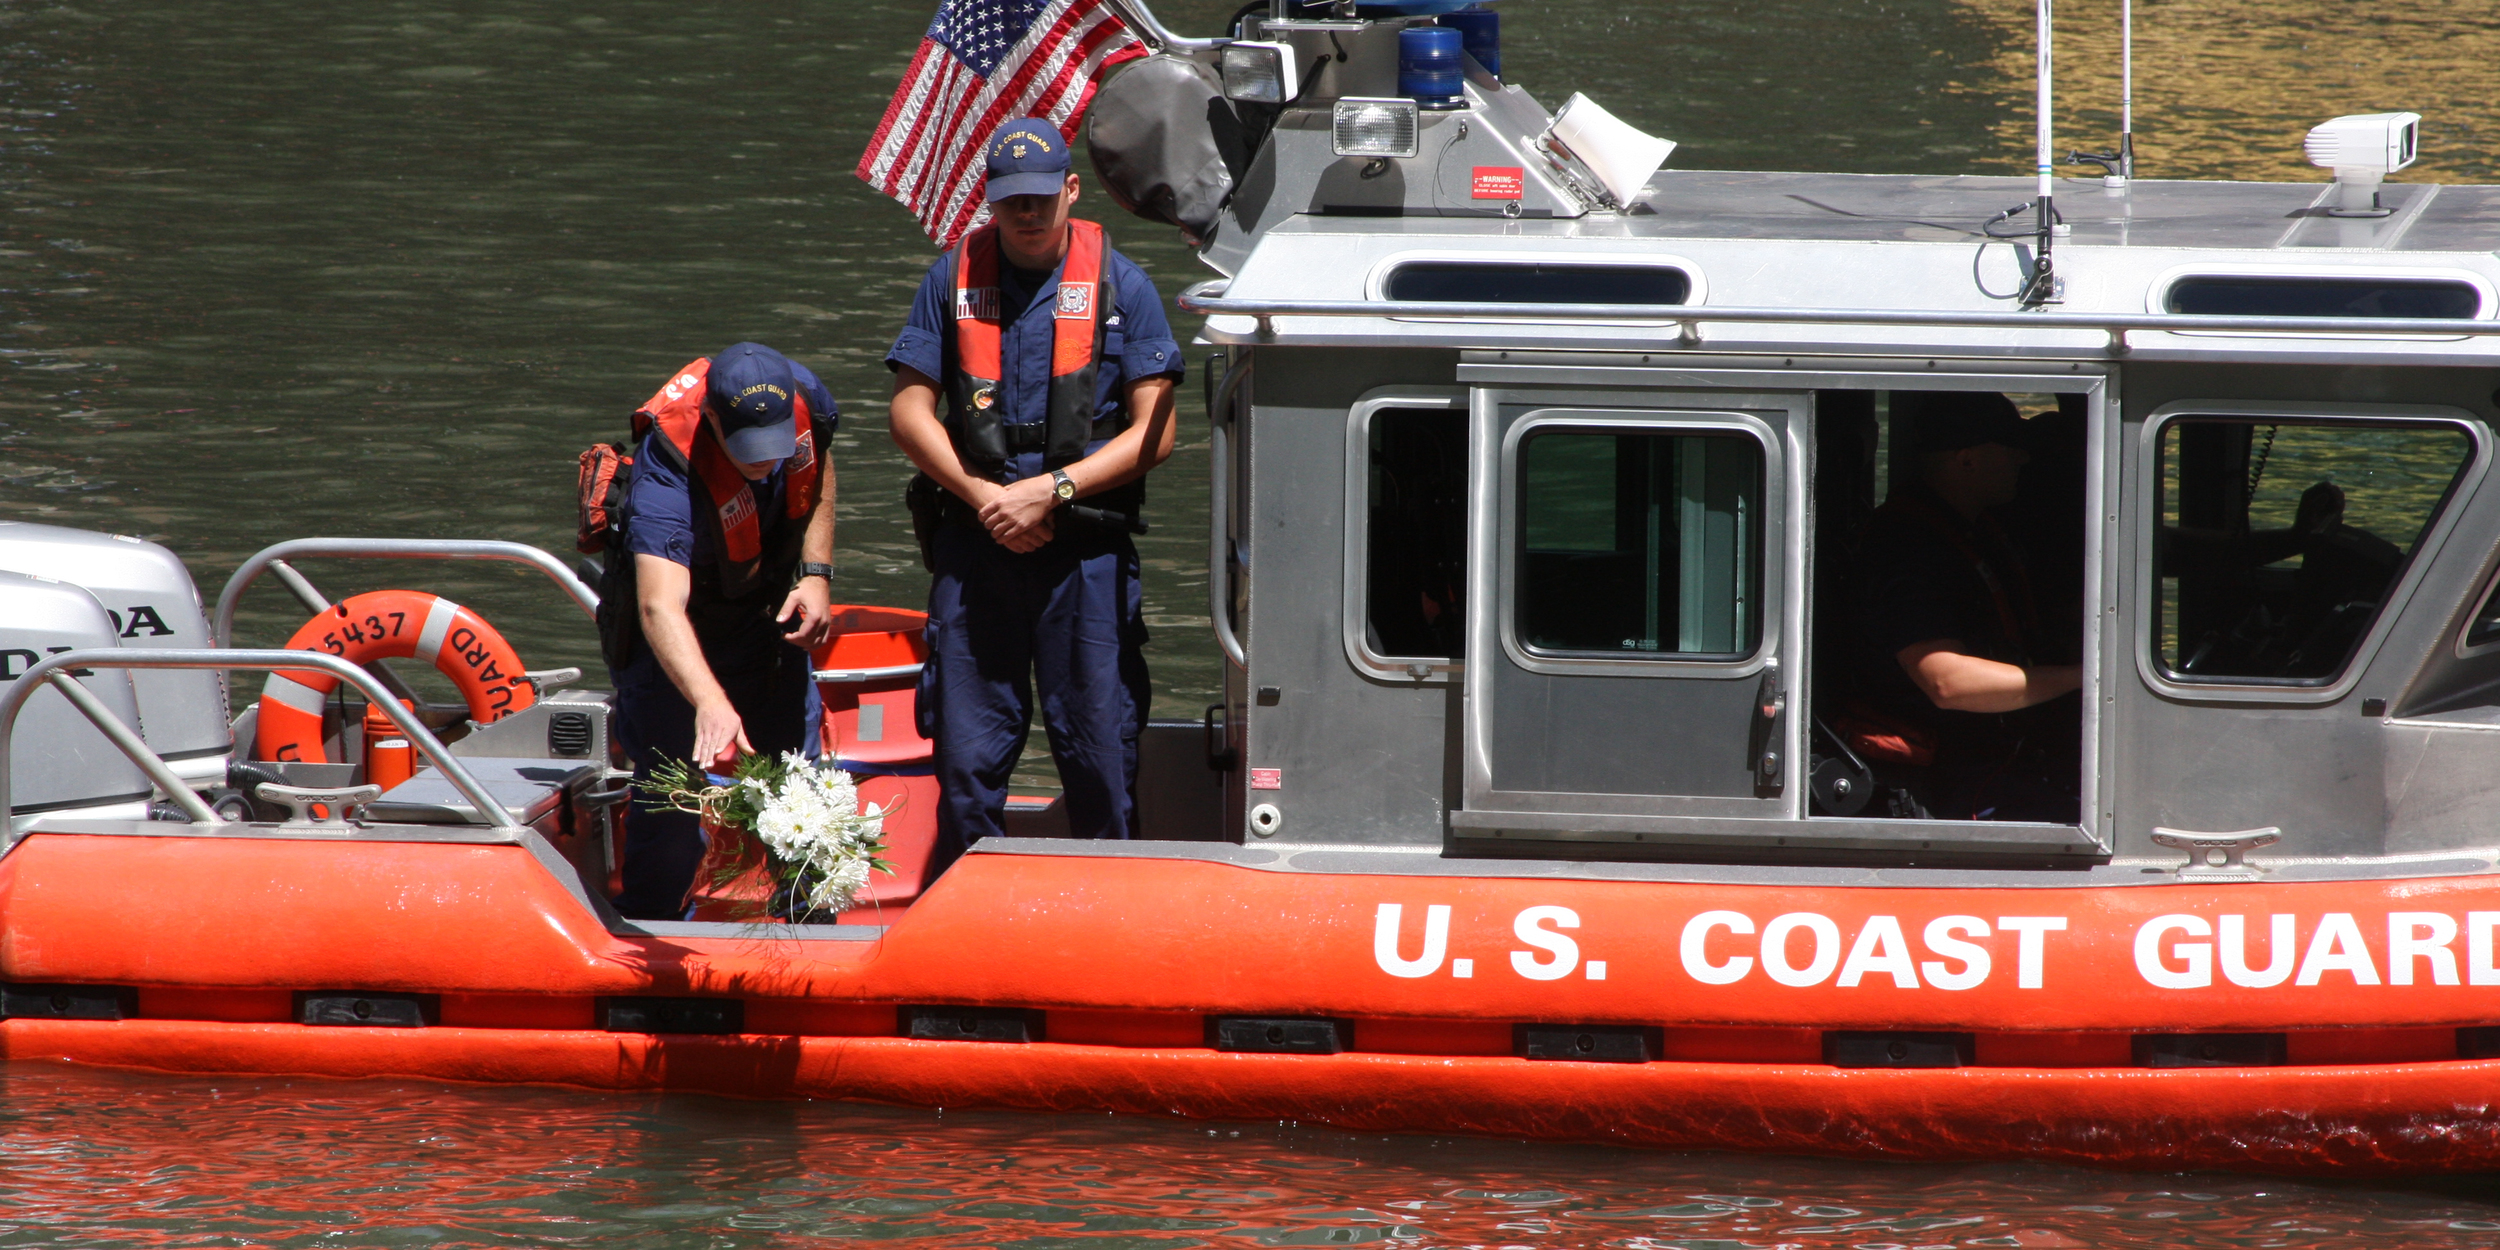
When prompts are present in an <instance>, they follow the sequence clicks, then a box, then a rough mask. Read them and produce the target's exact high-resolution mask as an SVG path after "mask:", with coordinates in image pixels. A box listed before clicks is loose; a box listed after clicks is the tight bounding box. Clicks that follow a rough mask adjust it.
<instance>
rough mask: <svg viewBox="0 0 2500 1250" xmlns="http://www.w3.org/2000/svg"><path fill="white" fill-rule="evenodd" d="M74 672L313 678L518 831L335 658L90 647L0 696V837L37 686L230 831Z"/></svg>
mask: <svg viewBox="0 0 2500 1250" xmlns="http://www.w3.org/2000/svg"><path fill="white" fill-rule="evenodd" d="M81 668H186V669H214V670H217V671H220V672H224V671H230V670H234V669H248V670H255V671H282V670H301V669H317V670H320V671H322V672H325V673H328V674H330V675H331V676H333V677H337V678H339V679H341V680H343V681H346V682H347V683H349V684H351V685H353V686H355V687H356V688H357V689H358V690H360V691H362V692H363V693H364V695H365V697H366V698H367V699H369V700H371V701H372V704H373V706H375V707H378V708H380V709H382V711H383V714H385V715H387V716H389V717H390V719H391V723H392V724H393V725H395V726H397V727H398V729H399V732H400V733H402V734H404V735H406V736H407V738H408V740H409V741H410V742H411V743H413V744H414V745H415V746H416V748H417V751H418V753H419V754H421V755H422V756H423V757H424V758H425V760H426V762H428V763H430V764H432V765H434V767H435V768H436V769H438V770H440V771H441V772H442V774H443V778H444V780H446V781H449V782H450V783H451V784H452V786H453V787H454V788H455V789H457V790H459V791H460V794H461V797H463V798H466V799H467V800H469V803H470V806H472V807H474V808H475V809H476V810H477V812H478V813H479V814H480V815H482V816H485V817H486V818H487V819H488V821H489V822H490V823H491V824H493V825H494V826H495V827H496V828H497V829H501V830H507V831H511V830H519V829H522V828H525V827H526V826H524V825H523V824H522V823H521V822H520V821H519V820H518V819H517V818H515V817H514V816H513V814H512V813H511V812H510V811H509V810H507V809H506V808H505V807H504V806H503V805H502V804H501V803H498V802H496V801H495V799H494V796H492V795H490V794H488V793H487V791H486V787H484V786H482V785H480V784H478V780H477V778H476V777H474V776H471V775H470V773H469V770H468V769H466V768H463V767H462V766H461V765H460V761H459V760H457V759H455V758H453V756H452V754H451V751H450V750H449V749H448V748H446V747H445V746H444V745H443V742H442V739H440V738H437V737H435V736H434V734H433V731H431V730H429V729H427V728H426V727H425V725H424V723H423V722H422V721H419V720H418V719H417V718H416V715H415V714H414V713H412V712H410V711H409V710H408V709H406V708H404V707H402V706H400V704H399V701H398V700H397V699H394V698H392V697H391V695H390V692H389V691H388V690H387V689H386V688H384V686H383V685H382V683H381V682H379V681H377V680H375V679H374V676H373V675H372V674H371V673H368V672H366V671H365V670H364V669H362V668H359V667H357V666H356V665H354V664H350V663H348V662H347V661H345V660H342V659H340V658H338V657H337V656H334V655H326V654H323V653H321V652H318V651H282V650H259V649H255V650H234V649H228V648H222V647H220V648H209V649H187V650H165V651H138V650H128V651H125V650H122V649H120V648H108V647H96V648H89V649H85V650H79V651H65V652H61V653H59V654H56V655H49V656H46V657H44V658H43V660H42V661H41V662H39V663H37V664H36V665H35V666H34V667H32V668H29V669H27V670H26V672H25V674H24V675H23V677H22V678H21V679H20V680H19V681H17V682H15V683H13V684H12V685H11V686H10V687H9V689H8V690H7V691H6V692H5V693H0V829H7V828H8V821H9V815H10V808H9V736H10V734H11V732H12V731H13V730H14V729H15V728H16V726H17V714H18V711H19V710H20V709H22V708H24V707H25V706H26V700H27V699H29V698H31V697H33V695H34V692H35V690H36V688H37V687H39V686H50V687H51V688H53V689H56V690H59V691H61V693H62V695H63V696H64V697H66V698H67V699H68V700H69V701H70V705H71V706H73V707H75V708H77V709H78V710H79V711H80V712H81V713H83V714H84V715H85V716H86V717H87V719H88V720H90V721H92V722H94V724H95V727H96V728H97V730H99V731H100V732H102V733H103V734H104V736H105V737H106V738H107V739H108V740H110V741H111V742H112V743H113V745H114V746H116V747H118V748H120V750H121V752H122V754H124V755H127V756H129V757H130V760H131V762H132V763H134V764H137V765H138V766H139V768H140V769H141V770H142V771H144V772H146V773H147V774H148V777H149V779H150V780H152V781H154V782H155V783H156V785H157V787H158V788H159V789H161V790H163V791H165V794H166V797H167V798H169V799H171V800H172V801H173V802H174V803H176V804H177V805H179V806H180V807H181V808H182V809H183V811H184V813H185V814H187V815H189V816H190V817H191V819H192V821H193V823H196V824H203V825H223V824H228V823H231V822H229V821H227V820H225V819H224V818H222V817H220V816H218V815H217V813H216V812H214V811H211V810H210V809H209V807H208V805H207V804H206V803H205V802H203V801H202V800H201V799H200V797H199V796H198V795H197V794H194V793H192V792H191V788H190V787H189V786H187V785H184V784H183V782H182V780H181V779H180V778H178V777H176V776H175V775H174V773H173V770H172V769H171V768H168V767H167V766H166V764H165V761H164V760H163V759H161V758H159V757H158V756H157V754H156V753H155V752H154V751H151V750H149V749H148V746H147V744H146V743H145V742H143V741H141V740H140V738H139V735H138V733H137V732H136V731H134V730H132V729H131V728H130V726H128V725H126V724H123V723H122V720H121V718H120V717H118V716H115V715H113V713H112V710H111V709H110V708H107V707H105V706H104V705H103V703H102V702H101V701H99V700H97V699H96V698H95V697H94V696H93V695H91V694H89V693H87V691H86V689H85V688H84V687H82V686H80V685H79V684H78V682H77V680H76V679H75V678H73V677H72V676H71V675H70V674H71V673H72V672H73V671H75V670H77V669H81ZM16 841H17V837H16V835H15V834H14V833H12V834H10V835H9V836H8V843H9V845H15V844H16Z"/></svg>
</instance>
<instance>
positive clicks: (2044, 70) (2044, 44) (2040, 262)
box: [2022, 0, 2057, 308]
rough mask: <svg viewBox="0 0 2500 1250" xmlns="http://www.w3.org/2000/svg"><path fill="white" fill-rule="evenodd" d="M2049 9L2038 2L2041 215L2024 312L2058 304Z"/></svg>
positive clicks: (2035, 149)
mask: <svg viewBox="0 0 2500 1250" xmlns="http://www.w3.org/2000/svg"><path fill="white" fill-rule="evenodd" d="M2050 7H2051V0H2039V11H2040V31H2039V42H2040V54H2039V55H2040V83H2039V110H2040V123H2039V133H2038V134H2037V136H2036V137H2035V138H2034V140H2033V143H2032V155H2033V157H2034V158H2035V163H2036V164H2037V166H2038V169H2039V185H2038V189H2037V190H2036V191H2035V193H2034V194H2033V197H2032V208H2033V209H2034V210H2036V212H2037V214H2038V227H2037V229H2036V231H2035V233H2036V236H2037V238H2038V240H2039V242H2038V247H2039V255H2038V257H2037V258H2036V259H2034V260H2033V261H2032V265H2031V281H2030V282H2029V283H2028V284H2027V285H2025V286H2024V287H2023V295H2022V304H2023V307H2025V308H2033V307H2037V306H2039V305H2041V304H2054V303H2056V302H2057V273H2056V270H2055V268H2054V267H2053V266H2052V265H2051V264H2050V263H2049V243H2050V240H2051V239H2052V238H2053V237H2055V235H2056V232H2057V224H2056V223H2057V183H2056V180H2055V175H2053V174H2052V173H2051V172H2050V166H2049V140H2050V139H2051V137H2052V135H2051V130H2050V120H2051V119H2050V116H2049V107H2050V103H2051V98H2052V95H2053V92H2052V91H2051V89H2050V83H2049V69H2050V65H2051V63H2052V61H2053V60H2054V59H2055V53H2056V42H2055V41H2056V35H2055V33H2054V32H2053V31H2051V30H2050V28H2049V10H2050Z"/></svg>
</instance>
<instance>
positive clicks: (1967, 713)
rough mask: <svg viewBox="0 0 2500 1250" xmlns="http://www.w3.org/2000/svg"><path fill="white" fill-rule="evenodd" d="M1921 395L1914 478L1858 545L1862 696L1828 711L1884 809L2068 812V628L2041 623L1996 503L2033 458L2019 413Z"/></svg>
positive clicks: (2072, 778)
mask: <svg viewBox="0 0 2500 1250" xmlns="http://www.w3.org/2000/svg"><path fill="white" fill-rule="evenodd" d="M1905 398H1906V397H1905ZM1919 400H1920V402H1919V403H1918V405H1917V407H1916V408H1915V409H1914V410H1913V414H1912V415H1913V420H1912V421H1910V422H1908V423H1907V424H1908V425H1909V427H1910V428H1909V430H1908V433H1909V438H1908V440H1907V441H1908V443H1909V447H1908V450H1909V451H1910V452H1911V453H1912V454H1914V455H1915V456H1916V457H1917V472H1916V476H1915V477H1914V478H1913V479H1912V480H1911V481H1908V482H1906V483H1904V484H1903V485H1901V486H1900V487H1898V488H1896V489H1895V490H1894V491H1893V493H1892V497H1891V498H1890V499H1887V500H1886V501H1885V502H1884V505H1883V506H1882V507H1880V508H1877V509H1876V510H1875V512H1874V514H1873V516H1871V517H1870V518H1869V520H1868V524H1867V531H1866V536H1865V539H1864V541H1863V543H1862V544H1861V546H1860V548H1859V555H1858V560H1857V569H1856V577H1855V579H1854V585H1853V587H1852V589H1851V596H1850V597H1851V609H1852V610H1851V614H1850V615H1851V634H1852V635H1853V638H1852V641H1853V643H1854V646H1853V647H1852V651H1853V652H1854V654H1853V655H1852V656H1851V668H1852V669H1853V670H1854V671H1853V672H1852V674H1851V677H1852V685H1853V688H1854V693H1855V695H1856V698H1855V700H1853V701H1852V703H1851V704H1850V705H1849V707H1848V709H1847V711H1845V712H1844V713H1843V714H1842V715H1841V716H1840V717H1838V718H1836V719H1837V720H1839V721H1840V725H1841V730H1842V732H1843V734H1844V735H1846V736H1847V738H1848V739H1849V740H1850V741H1851V743H1852V745H1853V746H1854V747H1856V749H1857V750H1858V751H1859V753H1860V754H1861V755H1864V756H1867V757H1869V759H1870V761H1871V762H1873V763H1875V764H1876V765H1878V766H1879V767H1880V768H1881V773H1880V776H1881V778H1882V780H1884V781H1885V782H1886V783H1887V784H1889V785H1890V786H1892V788H1893V789H1894V791H1895V793H1896V794H1897V795H1898V796H1900V797H1899V798H1896V800H1895V802H1894V805H1893V808H1892V810H1891V811H1890V812H1889V813H1888V814H1891V815H1897V816H1909V817H1920V816H1924V817H1928V818H1934V819H1951V820H2023V821H2050V822H2056V823H2072V822H2073V821H2074V820H2075V819H2076V812H2077V797H2076V796H2077V795H2078V794H2079V793H2080V777H2079V775H2078V774H2079V773H2080V770H2081V743H2082V738H2081V723H2082V701H2081V698H2080V696H2079V695H2078V694H2077V690H2078V688H2079V687H2080V686H2081V684H2082V678H2083V672H2082V668H2081V665H2080V664H2079V662H2078V661H2079V660H2080V658H2081V656H2080V652H2079V650H2078V649H2076V648H2075V644H2074V642H2073V641H2072V639H2073V638H2074V637H2075V635H2076V634H2077V633H2078V631H2074V630H2054V631H2053V630H2050V629H2047V628H2045V627H2044V623H2043V621H2042V619H2041V615H2040V606H2039V605H2040V602H2041V596H2040V595H2038V594H2037V593H2036V592H2035V589H2034V587H2033V586H2032V584H2031V579H2030V574H2029V572H2028V570H2027V568H2026V565H2025V561H2024V560H2023V558H2022V555H2021V552H2020V549H2019V547H2018V546H2017V544H2016V543H2015V542H2014V541H2013V540H2012V539H2011V538H2010V537H2009V536H2008V534H2007V531H2006V529H2005V527H2004V526H2003V525H2002V524H2001V523H2000V520H1999V518H1998V516H1997V513H1998V510H1999V509H2002V508H2004V507H2005V506H2006V505H2008V504H2010V503H2012V502H2014V500H2015V498H2016V495H2017V493H2018V489H2019V485H2020V482H2021V480H2022V472H2023V467H2024V466H2025V465H2026V464H2029V463H2030V461H2031V451H2030V444H2031V441H2032V433H2031V431H2030V430H2029V429H2028V428H2027V427H2028V425H2029V423H2027V422H2025V421H2024V420H2023V418H2022V416H2021V414H2020V413H2019V412H2017V411H2016V410H2015V408H2014V405H2013V403H2012V401H2010V400H2008V399H2006V398H2005V397H2004V396H2003V395H1998V394H1990V393H1985V392H1937V393H1932V394H1928V395H1924V396H1920V397H1919ZM1896 402H1897V401H1896ZM1895 428H1896V430H1899V428H1900V427H1899V425H1896V427H1895ZM2053 636H2059V637H2062V638H2064V639H2066V640H2067V641H2065V642H2064V643H2063V645H2060V644H2058V643H2055V642H2052V641H2050V639H2051V638H2052V637H2053ZM1903 800H1906V802H1904V801H1903Z"/></svg>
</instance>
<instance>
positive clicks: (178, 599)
mask: <svg viewBox="0 0 2500 1250" xmlns="http://www.w3.org/2000/svg"><path fill="white" fill-rule="evenodd" d="M0 569H5V570H8V571H9V572H13V573H25V574H31V575H33V576H36V577H48V578H52V579H54V580H56V581H62V582H68V583H70V584H72V585H75V586H78V587H80V588H82V589H84V590H86V591H87V592H88V593H89V594H92V595H93V596H95V599H96V602H97V603H99V604H100V605H101V606H102V607H103V609H104V613H105V617H106V620H107V622H108V624H109V626H110V629H111V635H110V636H111V637H112V638H113V640H114V641H115V642H117V643H118V644H119V645H121V646H124V647H143V648H144V647H156V648H173V647H206V646H209V645H211V643H210V640H209V636H208V618H207V616H206V615H205V614H204V613H202V612H201V611H200V592H199V589H198V587H197V586H195V585H194V584H193V582H192V580H191V571H190V570H189V569H187V568H185V567H183V563H182V560H181V558H180V557H178V556H176V555H175V554H174V553H173V552H171V551H169V550H167V549H165V548H164V547H161V546H159V545H157V544H155V543H152V542H147V541H145V540H143V539H138V538H132V537H129V536H127V535H122V534H98V533H95V532H93V531H90V530H77V529H68V528H65V527H62V526H58V525H34V524H28V523H25V522H18V521H0ZM10 619H12V618H10V617H8V616H7V615H5V614H0V621H7V620H10ZM6 629H7V626H6V625H0V632H5V630H6ZM8 645H17V644H8ZM129 682H130V686H131V689H132V690H133V691H134V692H135V693H136V694H137V696H138V700H139V714H140V716H141V718H142V719H143V720H144V721H145V722H146V727H145V734H146V737H147V741H148V745H149V746H150V747H152V748H154V749H155V751H156V753H157V754H158V755H161V756H163V757H164V758H165V761H166V762H167V763H168V764H169V765H171V766H172V767H173V770H174V775H176V776H178V777H181V778H183V779H184V780H186V781H189V782H192V783H193V784H194V785H196V786H213V785H223V784H224V783H225V779H226V760H227V756H228V754H229V753H230V752H231V751H232V750H233V747H234V734H233V731H232V730H231V729H230V728H229V727H228V725H227V722H226V697H225V690H224V687H223V685H222V684H221V682H220V679H219V674H217V673H213V672H208V671H205V670H200V669H134V670H131V671H130V674H129ZM21 784H23V783H21Z"/></svg>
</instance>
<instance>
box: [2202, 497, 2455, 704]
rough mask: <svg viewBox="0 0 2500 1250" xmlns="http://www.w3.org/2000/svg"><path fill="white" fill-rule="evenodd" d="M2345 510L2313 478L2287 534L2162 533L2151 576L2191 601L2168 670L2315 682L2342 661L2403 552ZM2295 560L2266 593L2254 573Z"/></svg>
mask: <svg viewBox="0 0 2500 1250" xmlns="http://www.w3.org/2000/svg"><path fill="white" fill-rule="evenodd" d="M2251 493H2253V490H2252V492H2251ZM2345 505H2346V500H2345V498H2344V490H2343V488H2342V487H2340V486H2337V485H2336V484H2335V483H2334V482H2332V481H2320V482H2315V483H2312V484H2311V485H2310V486H2309V488H2308V489H2307V490H2304V491H2302V492H2301V494H2300V503H2299V505H2298V507H2297V509H2296V510H2295V511H2294V514H2293V517H2292V524H2291V527H2290V528H2289V529H2273V530H2258V529H2241V530H2237V531H2233V530H2228V529H2219V528H2213V527H2205V526H2192V525H2164V526H2162V527H2161V528H2160V530H2159V532H2158V536H2157V537H2156V539H2155V546H2154V555H2153V561H2154V568H2155V570H2156V576H2157V578H2175V579H2177V585H2178V587H2179V593H2180V596H2181V598H2183V599H2186V598H2190V597H2192V598H2193V599H2194V601H2195V602H2194V604H2193V606H2192V607H2191V608H2190V609H2189V611H2188V613H2187V614H2186V620H2187V622H2189V623H2188V624H2187V627H2186V628H2185V629H2184V630H2183V631H2182V632H2183V635H2184V636H2183V637H2182V638H2181V639H2180V642H2181V644H2182V645H2181V647H2180V650H2179V654H2178V656H2177V668H2178V671H2179V672H2181V673H2183V674H2186V675H2189V676H2194V677H2261V678H2285V677H2291V678H2300V677H2322V676H2325V675H2326V674H2327V673H2329V672H2332V671H2333V670H2334V668H2335V666H2336V665H2338V664H2340V663H2342V661H2343V658H2344V656H2345V655H2346V654H2347V653H2348V652H2349V651H2350V650H2351V648H2352V645H2353V644H2354V643H2356V642H2358V641H2360V634H2361V631H2362V630H2363V629H2365V628H2367V627H2368V625H2369V622H2370V619H2371V616H2372V610H2373V609H2375V608H2376V607H2377V605H2378V602H2379V600H2380V599H2382V598H2384V597H2385V596H2386V593H2387V588H2388V586H2389V585H2391V584H2393V583H2394V581H2395V580H2396V575H2397V574H2398V573H2399V572H2401V571H2402V570H2403V568H2404V560H2405V553H2404V549H2403V548H2401V547H2398V546H2397V545H2396V544H2394V543H2392V542H2389V541H2387V540H2386V539H2384V538H2381V537H2379V536H2378V535H2376V534H2373V533H2371V532H2369V531H2368V530H2365V529H2360V528H2356V527H2354V526H2352V525H2348V524H2346V523H2345V521H2344V512H2345ZM2242 511H2243V512H2245V508H2243V509H2242ZM2244 520H2245V518H2243V523H2244ZM2295 558H2297V559H2299V561H2300V565H2299V567H2298V568H2297V569H2296V570H2292V571H2290V572H2289V573H2288V574H2286V575H2282V576H2279V577H2277V578H2275V579H2274V581H2275V582H2277V583H2279V584H2277V585H2274V586H2272V587H2271V588H2269V586H2268V585H2267V584H2266V575H2265V574H2264V572H2262V570H2264V569H2265V568H2266V566H2268V565H2277V564H2280V563H2282V562H2284V561H2287V560H2292V559H2295Z"/></svg>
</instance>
